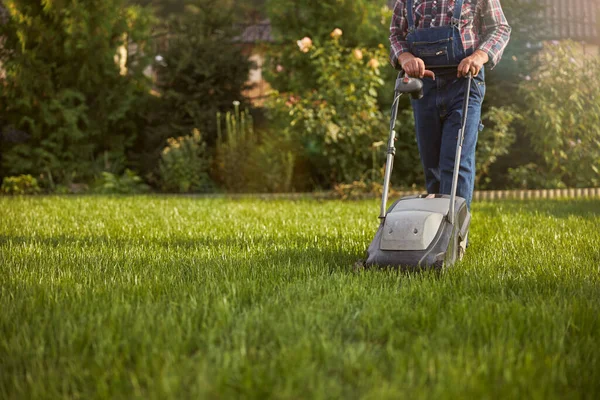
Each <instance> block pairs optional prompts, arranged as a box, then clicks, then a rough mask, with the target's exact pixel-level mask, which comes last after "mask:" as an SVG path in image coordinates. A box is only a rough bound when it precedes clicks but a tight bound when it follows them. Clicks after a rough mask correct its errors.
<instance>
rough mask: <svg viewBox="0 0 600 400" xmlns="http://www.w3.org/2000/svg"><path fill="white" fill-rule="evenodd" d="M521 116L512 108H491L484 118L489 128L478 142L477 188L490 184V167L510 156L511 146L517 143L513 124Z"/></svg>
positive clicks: (481, 134) (482, 133) (480, 136)
mask: <svg viewBox="0 0 600 400" xmlns="http://www.w3.org/2000/svg"><path fill="white" fill-rule="evenodd" d="M517 119H520V115H519V114H518V113H517V112H516V111H515V110H513V109H512V108H510V107H490V108H489V110H488V111H487V112H486V113H485V114H484V115H483V116H482V120H483V122H484V124H485V125H486V126H487V127H486V129H484V130H483V131H482V132H481V133H480V134H479V138H478V140H477V150H476V157H475V160H476V174H477V175H476V177H475V182H476V185H477V186H480V187H486V186H487V185H489V184H490V182H491V178H490V176H489V172H490V167H491V166H492V164H494V163H495V162H496V160H497V159H498V157H500V156H503V155H506V154H508V151H509V148H510V146H511V145H512V144H513V143H514V142H515V132H514V128H513V122H514V121H515V120H517Z"/></svg>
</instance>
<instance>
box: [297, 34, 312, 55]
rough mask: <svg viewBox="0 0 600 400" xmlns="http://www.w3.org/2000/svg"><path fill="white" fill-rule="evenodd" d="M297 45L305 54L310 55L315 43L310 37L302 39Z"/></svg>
mask: <svg viewBox="0 0 600 400" xmlns="http://www.w3.org/2000/svg"><path fill="white" fill-rule="evenodd" d="M296 43H297V44H298V47H299V48H300V51H301V52H303V53H308V52H309V51H310V49H311V48H312V47H313V41H312V39H311V38H309V37H308V36H306V37H304V38H302V39H301V40H298V41H297V42H296Z"/></svg>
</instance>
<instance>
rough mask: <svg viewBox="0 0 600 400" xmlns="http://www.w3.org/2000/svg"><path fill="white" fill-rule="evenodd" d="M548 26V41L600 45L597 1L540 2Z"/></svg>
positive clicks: (553, 0)
mask: <svg viewBox="0 0 600 400" xmlns="http://www.w3.org/2000/svg"><path fill="white" fill-rule="evenodd" d="M540 3H541V4H543V5H544V6H545V8H544V10H543V11H542V12H543V14H544V17H545V18H546V19H547V21H548V22H550V24H549V32H548V36H549V37H548V39H557V40H560V39H573V40H578V41H586V42H591V43H595V44H600V37H599V36H600V2H599V1H598V0H569V1H566V0H540Z"/></svg>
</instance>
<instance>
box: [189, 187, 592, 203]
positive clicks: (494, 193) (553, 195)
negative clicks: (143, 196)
mask: <svg viewBox="0 0 600 400" xmlns="http://www.w3.org/2000/svg"><path fill="white" fill-rule="evenodd" d="M422 193H424V192H422V191H394V192H393V193H392V194H390V199H397V198H400V197H404V196H411V195H416V194H422ZM191 197H209V198H211V197H212V198H215V197H216V198H231V199H239V198H259V199H263V200H302V199H317V200H333V199H339V198H340V196H339V194H336V193H334V192H315V193H257V194H234V193H230V194H208V195H191ZM380 197H381V195H378V194H376V193H365V194H360V195H354V196H350V197H349V199H352V200H360V199H377V198H380ZM592 198H596V199H597V198H600V188H586V189H543V190H477V191H475V192H474V193H473V201H475V202H477V201H496V200H533V199H592Z"/></svg>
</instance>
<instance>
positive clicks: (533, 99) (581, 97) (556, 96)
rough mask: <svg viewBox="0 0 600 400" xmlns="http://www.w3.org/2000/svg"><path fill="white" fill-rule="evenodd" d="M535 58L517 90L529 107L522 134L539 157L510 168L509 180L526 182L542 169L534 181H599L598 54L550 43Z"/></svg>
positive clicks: (587, 183)
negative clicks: (533, 69) (541, 178)
mask: <svg viewBox="0 0 600 400" xmlns="http://www.w3.org/2000/svg"><path fill="white" fill-rule="evenodd" d="M539 62H540V66H539V68H538V69H537V70H536V72H535V73H534V74H533V75H532V76H531V77H527V79H525V80H523V82H522V84H521V89H522V94H523V96H524V97H525V99H526V101H527V104H528V106H529V109H528V112H527V114H526V116H525V119H524V122H525V127H526V130H525V134H526V135H527V136H528V137H529V139H530V141H531V144H532V148H533V151H534V152H535V153H537V154H538V155H539V156H540V157H541V159H542V161H541V163H539V164H537V165H535V164H532V165H529V166H527V168H520V169H513V177H514V178H515V182H516V183H517V184H521V185H525V186H528V187H529V186H532V185H534V182H535V181H536V180H537V178H538V177H539V176H540V172H542V173H543V175H541V176H544V177H545V179H544V182H535V186H540V185H541V186H544V187H560V186H567V187H585V186H597V185H600V139H599V138H600V90H599V88H600V57H597V56H596V57H591V56H584V54H583V53H582V51H581V50H580V47H579V46H578V45H577V44H576V43H574V42H565V43H558V42H554V43H549V44H547V45H546V46H545V48H544V50H543V51H542V52H541V53H540V60H539ZM557 66H559V67H558V68H557ZM582 166H585V167H583V168H582ZM517 171H518V173H517ZM527 172H529V173H530V174H531V175H530V177H531V178H534V179H529V178H527V177H526V175H527V174H526V173H527Z"/></svg>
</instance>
